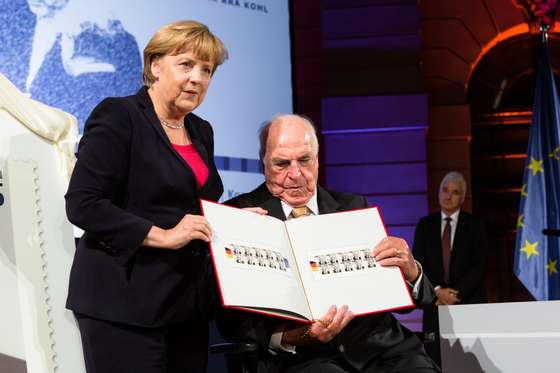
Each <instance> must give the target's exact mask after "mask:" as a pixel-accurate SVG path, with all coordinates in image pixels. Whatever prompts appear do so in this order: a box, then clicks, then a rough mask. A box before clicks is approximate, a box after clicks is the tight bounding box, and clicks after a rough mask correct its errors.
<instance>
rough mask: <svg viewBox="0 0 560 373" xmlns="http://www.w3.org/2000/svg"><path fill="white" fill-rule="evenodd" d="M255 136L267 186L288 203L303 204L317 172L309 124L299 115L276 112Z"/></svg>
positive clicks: (315, 148) (312, 190)
mask: <svg viewBox="0 0 560 373" xmlns="http://www.w3.org/2000/svg"><path fill="white" fill-rule="evenodd" d="M259 137H260V142H261V151H260V156H261V159H262V161H263V165H264V175H265V179H266V185H267V187H268V190H269V191H270V192H271V193H272V195H274V196H276V197H278V198H280V199H281V200H283V201H284V202H286V203H288V204H289V205H290V206H292V207H299V206H304V205H305V204H306V203H307V202H308V201H309V200H310V199H311V197H312V196H313V194H315V190H316V188H317V177H318V173H319V162H318V157H317V155H318V151H319V143H318V141H317V135H316V133H315V128H314V127H313V124H311V122H310V121H309V120H308V119H307V118H304V117H302V116H299V115H293V114H288V115H279V116H276V117H274V118H273V119H272V120H271V121H270V122H268V123H267V124H266V125H265V126H264V127H263V128H262V130H261V133H260V136H259Z"/></svg>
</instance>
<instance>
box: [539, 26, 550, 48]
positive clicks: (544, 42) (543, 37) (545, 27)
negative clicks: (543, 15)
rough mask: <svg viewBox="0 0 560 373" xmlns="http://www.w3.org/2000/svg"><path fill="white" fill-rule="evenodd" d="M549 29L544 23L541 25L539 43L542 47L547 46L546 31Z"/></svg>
mask: <svg viewBox="0 0 560 373" xmlns="http://www.w3.org/2000/svg"><path fill="white" fill-rule="evenodd" d="M549 29H550V25H547V24H546V23H541V27H540V30H541V41H542V43H543V45H544V46H548V30H549Z"/></svg>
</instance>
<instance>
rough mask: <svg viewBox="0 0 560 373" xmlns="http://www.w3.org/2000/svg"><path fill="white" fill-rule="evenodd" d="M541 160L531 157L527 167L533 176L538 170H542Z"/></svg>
mask: <svg viewBox="0 0 560 373" xmlns="http://www.w3.org/2000/svg"><path fill="white" fill-rule="evenodd" d="M542 164H543V161H537V160H536V159H535V158H533V157H531V164H530V165H529V166H528V167H527V168H528V169H530V170H531V171H532V172H533V176H535V175H536V174H537V173H538V172H539V171H540V172H544V170H543V168H542Z"/></svg>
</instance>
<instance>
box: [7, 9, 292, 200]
mask: <svg viewBox="0 0 560 373" xmlns="http://www.w3.org/2000/svg"><path fill="white" fill-rule="evenodd" d="M2 4H3V5H2V6H3V9H2V11H1V13H0V43H1V45H2V46H3V48H2V50H0V72H1V73H2V74H4V75H5V76H6V77H7V78H8V79H9V80H10V81H12V83H14V84H15V85H16V86H17V87H18V88H19V89H20V90H21V91H22V92H24V93H26V94H27V95H29V96H30V97H32V98H34V99H36V100H38V101H41V102H43V103H45V104H47V105H50V106H54V107H57V108H60V109H62V110H64V111H67V112H69V113H72V114H74V115H75V116H76V117H77V118H78V121H79V125H80V132H82V131H83V125H84V122H85V120H86V118H87V117H88V115H89V113H90V112H91V110H92V108H93V107H94V106H95V105H96V104H97V103H98V102H100V101H101V100H102V99H103V98H105V97H108V96H125V95H129V94H133V93H135V92H136V91H137V90H138V89H139V88H140V86H141V84H142V82H141V75H142V50H143V48H144V46H145V45H146V43H147V42H148V40H149V38H150V37H151V36H152V35H153V33H154V32H155V31H156V30H157V29H158V28H159V27H161V26H162V25H164V24H166V23H168V22H172V21H176V20H179V19H194V20H198V21H200V22H202V23H205V24H206V25H208V26H209V28H210V30H211V31H212V32H213V33H215V34H216V35H217V36H218V37H219V38H220V39H221V40H222V41H223V42H224V44H225V45H226V47H227V49H228V51H229V56H230V58H229V60H228V61H226V62H225V64H224V65H222V66H220V67H219V68H218V70H217V72H216V74H215V76H214V78H213V79H212V83H211V85H210V88H209V90H208V93H207V95H206V99H205V101H204V103H203V104H202V105H201V106H200V107H199V108H198V109H197V110H196V111H195V113H196V114H197V115H199V116H201V117H203V118H204V119H206V120H208V121H210V123H211V124H212V126H213V128H214V132H215V155H216V162H217V165H218V169H219V170H220V173H221V174H222V176H223V179H224V184H225V185H224V186H225V192H224V196H223V197H222V200H223V199H227V198H231V197H233V196H235V195H236V194H239V193H241V192H246V191H248V190H250V189H252V188H253V187H255V186H256V185H258V184H259V183H260V182H262V180H263V178H262V175H261V172H260V162H259V161H258V159H257V158H258V141H257V130H258V128H259V127H260V125H261V124H262V123H263V122H264V121H265V120H266V119H269V118H270V117H271V116H273V115H274V114H277V113H285V112H291V111H292V109H293V108H292V85H291V84H292V83H291V56H290V32H289V7H288V0H258V1H242V0H239V1H237V0H167V1H165V2H154V1H148V0H119V1H111V0H98V1H96V2H95V6H92V3H91V2H90V1H86V0H58V1H52V0H49V1H47V0H44V1H41V0H33V1H28V0H12V1H4V2H2Z"/></svg>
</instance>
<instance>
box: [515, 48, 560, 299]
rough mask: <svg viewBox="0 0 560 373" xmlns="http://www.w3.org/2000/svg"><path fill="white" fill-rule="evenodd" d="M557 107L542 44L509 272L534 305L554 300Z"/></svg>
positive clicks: (558, 209)
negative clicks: (552, 233) (551, 231)
mask: <svg viewBox="0 0 560 373" xmlns="http://www.w3.org/2000/svg"><path fill="white" fill-rule="evenodd" d="M559 110H560V103H559V101H558V92H557V89H556V83H555V81H554V74H553V72H552V68H551V66H550V61H549V57H548V47H547V45H546V43H544V45H543V52H542V58H541V62H540V66H539V71H538V75H537V86H536V91H535V100H534V102H533V121H532V124H531V128H530V130H529V145H528V150H527V159H526V161H525V174H524V177H523V187H522V189H521V203H520V209H519V216H518V219H517V239H516V244H515V255H514V265H513V266H514V268H513V270H514V272H515V274H516V275H517V277H518V278H519V280H521V282H522V283H523V285H525V287H526V288H527V289H528V290H529V291H530V292H531V294H532V295H533V296H534V297H535V299H537V300H552V299H560V274H559V271H560V265H559V260H558V258H559V257H560V237H555V236H549V235H545V234H543V229H560V112H559Z"/></svg>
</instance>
